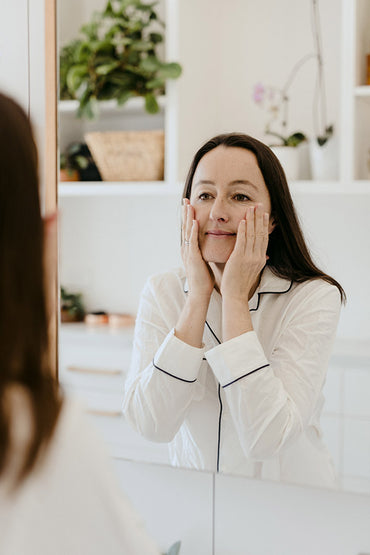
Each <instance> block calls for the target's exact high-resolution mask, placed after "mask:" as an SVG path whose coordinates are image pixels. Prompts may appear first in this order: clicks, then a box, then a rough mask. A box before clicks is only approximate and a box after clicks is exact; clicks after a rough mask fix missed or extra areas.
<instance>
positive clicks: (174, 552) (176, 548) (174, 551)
mask: <svg viewBox="0 0 370 555" xmlns="http://www.w3.org/2000/svg"><path fill="white" fill-rule="evenodd" d="M180 547H181V542H176V543H174V544H173V545H171V547H170V548H169V550H168V551H167V553H165V554H164V555H178V554H179V552H180Z"/></svg>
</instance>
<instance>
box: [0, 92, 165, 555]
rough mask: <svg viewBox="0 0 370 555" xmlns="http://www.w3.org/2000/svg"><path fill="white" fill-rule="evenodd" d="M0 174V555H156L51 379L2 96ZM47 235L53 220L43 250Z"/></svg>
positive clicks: (23, 141)
mask: <svg viewBox="0 0 370 555" xmlns="http://www.w3.org/2000/svg"><path fill="white" fill-rule="evenodd" d="M0 167H1V173H0V399H1V403H0V553H1V554H4V555H5V554H6V555H10V554H19V555H21V554H22V555H36V554H37V555H41V554H46V553H52V554H53V555H59V554H60V555H61V554H63V555H65V554H67V553H68V554H71V555H73V554H76V553H86V554H87V553H88V554H89V555H94V554H96V555H98V554H99V555H100V554H101V553H109V554H112V555H113V554H117V555H118V554H121V553H145V554H148V555H149V554H153V555H154V554H157V553H158V551H157V550H156V549H155V547H153V545H152V542H151V540H149V539H148V538H147V537H146V535H145V533H144V531H143V530H142V529H141V525H139V523H138V522H137V518H136V516H135V515H134V514H133V513H132V509H131V508H130V506H129V505H128V504H127V502H126V501H125V500H124V499H122V496H121V495H120V491H119V486H118V484H116V482H115V481H114V479H113V477H112V476H111V475H110V472H109V471H110V468H109V465H108V461H107V460H106V458H105V457H106V456H105V452H104V450H103V451H102V447H101V445H100V444H99V443H97V442H96V441H97V437H96V436H95V433H94V432H93V431H92V430H91V428H90V426H89V423H88V422H87V421H86V420H85V418H84V417H83V415H82V414H81V412H80V410H79V409H78V406H77V405H76V404H75V403H74V402H71V401H70V400H68V399H65V398H62V396H61V394H60V392H59V390H58V388H57V385H56V383H55V382H54V380H53V379H52V378H51V373H50V368H49V357H48V333H47V311H46V298H45V297H46V295H45V292H44V283H43V281H44V270H43V260H45V261H47V260H49V261H50V256H49V255H50V252H47V253H45V254H46V255H47V256H45V255H44V239H45V237H44V225H43V221H42V218H41V215H40V204H39V196H38V178H37V154H36V148H35V144H34V141H33V137H32V132H31V128H30V124H29V122H28V120H27V117H26V115H25V113H24V112H23V110H22V109H21V108H20V107H19V106H18V105H17V104H16V103H15V102H13V101H12V100H11V99H9V98H8V97H5V96H3V95H1V94H0ZM50 233H55V218H54V220H53V219H52V218H49V219H48V223H47V226H46V239H47V241H46V243H45V245H47V244H49V243H50ZM55 262H56V261H55Z"/></svg>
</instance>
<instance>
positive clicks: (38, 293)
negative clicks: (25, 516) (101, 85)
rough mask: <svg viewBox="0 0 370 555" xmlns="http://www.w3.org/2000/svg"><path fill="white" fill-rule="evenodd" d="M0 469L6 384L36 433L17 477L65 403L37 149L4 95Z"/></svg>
mask: <svg viewBox="0 0 370 555" xmlns="http://www.w3.org/2000/svg"><path fill="white" fill-rule="evenodd" d="M0 168H1V170H0V475H1V474H2V473H3V472H4V471H5V468H6V465H7V462H8V457H9V456H10V452H11V449H12V438H11V432H10V430H11V422H10V414H11V411H10V410H9V406H7V403H6V402H5V399H6V393H7V390H9V387H10V388H11V387H12V386H21V387H22V388H23V390H24V391H25V392H26V393H27V396H28V397H29V400H30V406H31V410H32V420H33V421H32V429H33V437H32V438H31V440H30V442H29V447H28V450H27V452H26V455H25V459H24V463H23V465H22V466H21V468H20V471H19V475H18V476H17V479H16V482H17V483H18V484H19V483H20V482H21V481H22V480H23V479H24V478H25V477H26V476H27V475H28V474H29V472H30V471H31V469H32V468H33V467H34V465H35V462H36V460H37V458H38V456H39V455H40V454H41V451H42V448H43V447H45V446H46V445H47V443H48V440H49V439H50V437H51V436H52V433H53V430H54V427H55V424H56V421H57V418H58V414H59V411H60V407H61V399H60V396H59V393H58V388H57V384H56V383H55V381H54V379H53V378H52V374H51V371H50V368H49V356H48V354H49V345H48V322H47V307H46V296H45V291H44V265H43V263H44V260H43V257H44V249H43V240H44V235H43V221H42V217H41V213H40V201H39V190H38V188H39V183H38V162H37V150H36V146H35V142H34V139H33V135H32V129H31V125H30V123H29V121H28V118H27V116H26V114H25V113H24V111H23V110H22V108H21V107H20V106H19V105H18V104H16V103H15V102H14V101H13V100H12V99H10V98H8V97H7V96H4V95H2V94H0Z"/></svg>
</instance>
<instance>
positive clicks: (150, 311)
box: [123, 280, 204, 442]
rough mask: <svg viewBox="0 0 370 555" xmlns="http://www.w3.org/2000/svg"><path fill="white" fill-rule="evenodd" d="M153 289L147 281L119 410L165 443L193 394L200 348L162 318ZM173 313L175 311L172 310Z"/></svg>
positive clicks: (138, 427)
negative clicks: (178, 336) (184, 339)
mask: <svg viewBox="0 0 370 555" xmlns="http://www.w3.org/2000/svg"><path fill="white" fill-rule="evenodd" d="M170 294H171V293H170V291H169V290H168V288H167V291H166V292H162V291H158V290H156V288H155V287H154V286H153V283H152V282H151V281H150V280H148V282H147V284H146V286H145V287H144V290H143V293H142V296H141V299H140V305H139V311H138V316H137V320H136V326H135V336H134V344H133V352H132V358H131V365H130V371H129V374H128V376H127V379H126V384H125V395H124V402H123V412H124V415H125V418H126V419H127V421H128V422H129V423H130V425H131V426H132V427H133V428H134V429H135V430H136V431H137V432H139V433H140V434H141V435H143V436H144V437H146V438H147V439H150V440H152V441H158V442H170V441H172V439H173V438H174V437H175V435H176V433H177V432H178V430H179V429H180V426H181V424H182V423H183V421H184V419H185V417H186V414H187V412H188V409H189V406H190V404H191V401H192V399H193V396H194V392H195V388H196V382H197V377H198V374H199V370H200V366H201V364H202V360H203V357H204V349H203V348H200V349H198V348H196V347H192V346H191V345H188V344H187V343H184V342H183V341H181V340H180V339H178V338H177V337H176V336H175V334H174V328H173V327H171V326H173V325H174V324H173V323H172V322H171V321H170V320H171V319H170V318H168V317H167V318H166V317H165V316H164V311H163V306H162V308H161V306H160V299H163V300H164V301H165V296H167V298H168V296H169V295H170ZM173 312H174V311H173Z"/></svg>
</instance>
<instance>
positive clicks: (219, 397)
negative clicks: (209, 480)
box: [217, 384, 222, 472]
mask: <svg viewBox="0 0 370 555" xmlns="http://www.w3.org/2000/svg"><path fill="white" fill-rule="evenodd" d="M218 400H219V401H220V414H219V415H218V439H217V472H220V444H221V418H222V401H221V390H220V384H218Z"/></svg>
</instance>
